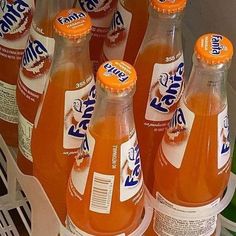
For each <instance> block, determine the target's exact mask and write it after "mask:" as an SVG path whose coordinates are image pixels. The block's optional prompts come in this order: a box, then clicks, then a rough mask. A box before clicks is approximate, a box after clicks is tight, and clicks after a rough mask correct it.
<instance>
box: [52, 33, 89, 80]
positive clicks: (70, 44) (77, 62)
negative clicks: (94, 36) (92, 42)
mask: <svg viewBox="0 0 236 236" xmlns="http://www.w3.org/2000/svg"><path fill="white" fill-rule="evenodd" d="M89 39H90V35H87V36H85V37H83V38H80V39H78V40H76V41H75V40H74V41H73V40H70V39H67V38H64V37H61V36H59V35H58V34H56V33H55V52H54V59H53V64H52V70H51V75H53V74H54V73H55V72H57V71H59V70H60V71H67V70H71V69H72V70H75V71H76V75H77V79H78V82H80V81H83V80H87V79H89V81H90V80H91V77H92V65H91V61H90V56H89ZM65 76H66V74H65ZM68 79H69V78H68ZM89 81H88V82H89Z"/></svg>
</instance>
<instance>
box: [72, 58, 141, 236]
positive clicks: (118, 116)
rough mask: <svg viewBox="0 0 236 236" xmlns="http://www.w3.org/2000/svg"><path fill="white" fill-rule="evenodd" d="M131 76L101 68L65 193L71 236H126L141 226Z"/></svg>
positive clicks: (125, 68) (120, 66)
mask: <svg viewBox="0 0 236 236" xmlns="http://www.w3.org/2000/svg"><path fill="white" fill-rule="evenodd" d="M136 78H137V77H136V72H135V70H134V68H133V67H132V66H131V65H130V64H128V63H126V62H123V61H120V60H112V61H108V62H106V63H104V64H102V65H101V66H100V67H99V69H98V72H97V84H96V89H97V101H96V105H95V110H94V113H93V117H92V119H91V122H90V124H89V128H88V130H87V132H86V138H85V140H84V142H83V144H82V148H81V152H80V154H79V155H78V158H77V159H76V161H75V163H74V166H73V169H72V172H71V175H70V179H69V184H68V191H67V227H68V228H69V229H70V230H71V231H72V232H73V233H75V234H76V235H96V236H99V235H118V234H119V235H127V234H129V233H131V232H132V231H134V230H135V229H136V228H137V227H138V225H139V224H140V221H141V215H142V211H143V204H144V200H143V192H144V191H143V177H142V170H141V162H140V152H139V147H138V142H137V137H136V131H135V124H134V119H133V109H132V101H133V94H134V91H135V82H136Z"/></svg>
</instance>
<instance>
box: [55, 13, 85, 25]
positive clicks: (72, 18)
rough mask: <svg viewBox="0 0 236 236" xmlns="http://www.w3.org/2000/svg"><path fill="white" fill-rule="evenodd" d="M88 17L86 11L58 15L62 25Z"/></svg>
mask: <svg viewBox="0 0 236 236" xmlns="http://www.w3.org/2000/svg"><path fill="white" fill-rule="evenodd" d="M85 17H86V14H85V13H84V12H79V13H78V12H72V13H70V15H69V16H67V17H58V18H57V21H58V22H59V23H60V24H61V25H64V24H69V23H71V22H73V21H76V20H79V19H81V18H85Z"/></svg>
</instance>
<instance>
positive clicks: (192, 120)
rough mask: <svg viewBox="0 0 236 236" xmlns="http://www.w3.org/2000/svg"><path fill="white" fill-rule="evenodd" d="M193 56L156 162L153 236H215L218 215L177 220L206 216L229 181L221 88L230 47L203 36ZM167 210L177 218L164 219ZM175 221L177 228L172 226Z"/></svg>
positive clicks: (221, 40)
mask: <svg viewBox="0 0 236 236" xmlns="http://www.w3.org/2000/svg"><path fill="white" fill-rule="evenodd" d="M194 51H195V53H194V56H193V68H192V72H191V75H190V79H189V82H188V85H187V87H186V90H185V92H184V94H183V97H182V99H181V102H180V105H179V106H178V107H177V110H176V112H175V114H174V116H173V118H172V119H171V121H170V123H169V125H168V129H167V130H166V132H165V134H164V136H163V139H162V142H161V145H160V147H159V149H158V152H157V155H156V157H155V164H154V171H155V181H154V188H153V196H154V197H155V198H156V199H157V204H159V205H161V206H163V207H164V208H165V214H164V213H161V212H159V211H156V212H155V217H154V231H155V232H156V233H157V235H163V234H165V233H168V234H170V235H179V234H182V233H183V232H184V233H185V234H186V235H193V234H194V232H197V234H198V235H201V232H204V235H207V236H210V235H215V234H214V231H215V229H216V221H217V215H215V216H213V217H205V218H200V219H196V220H193V221H191V220H187V219H185V218H184V219H183V218H181V214H182V212H193V214H194V212H198V211H205V212H206V213H207V210H208V209H211V208H214V206H216V205H218V204H219V202H220V199H221V197H222V195H223V193H224V191H225V188H226V186H227V183H228V180H229V174H230V165H231V160H230V142H229V124H228V114H227V98H226V88H225V82H226V78H227V71H228V68H229V64H230V60H231V58H232V55H233V46H232V44H231V42H230V41H229V40H228V39H227V38H225V37H224V36H222V35H219V34H206V35H203V36H201V37H200V38H199V39H198V40H197V42H196V44H195V50H194ZM171 206H174V211H175V213H176V214H177V216H173V217H172V216H170V215H169V214H168V210H170V208H171ZM206 215H207V214H206ZM166 216H168V217H169V220H168V221H165V220H164V218H165V217H166ZM174 220H178V223H177V226H176V227H174V226H173V225H172V224H171V222H172V221H174ZM199 221H201V225H199V224H198V223H197V222H199ZM191 222H193V223H191ZM184 225H187V226H186V227H185V226H184Z"/></svg>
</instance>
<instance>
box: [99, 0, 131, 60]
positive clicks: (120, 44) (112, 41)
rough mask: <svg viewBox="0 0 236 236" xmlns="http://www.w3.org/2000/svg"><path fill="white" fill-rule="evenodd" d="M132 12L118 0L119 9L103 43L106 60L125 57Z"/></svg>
mask: <svg viewBox="0 0 236 236" xmlns="http://www.w3.org/2000/svg"><path fill="white" fill-rule="evenodd" d="M131 21H132V14H131V13H130V12H129V11H127V10H126V9H125V8H124V7H123V6H122V5H121V3H120V1H118V6H117V10H116V11H115V13H114V15H113V19H112V24H111V27H110V30H109V32H108V34H107V37H106V39H105V41H104V45H103V54H104V57H105V58H104V60H112V59H120V60H122V59H123V58H124V54H125V49H126V44H127V40H128V36H129V30H130V25H131Z"/></svg>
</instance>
